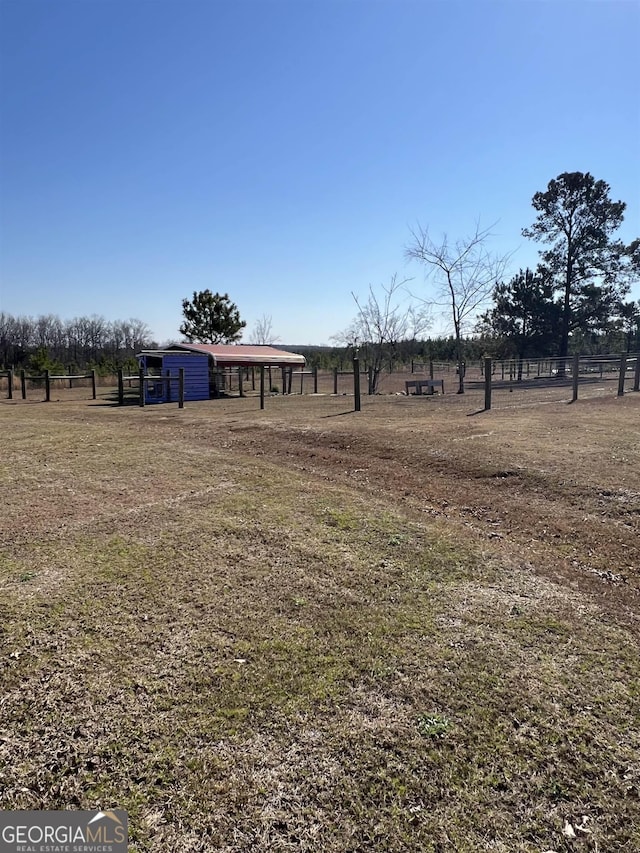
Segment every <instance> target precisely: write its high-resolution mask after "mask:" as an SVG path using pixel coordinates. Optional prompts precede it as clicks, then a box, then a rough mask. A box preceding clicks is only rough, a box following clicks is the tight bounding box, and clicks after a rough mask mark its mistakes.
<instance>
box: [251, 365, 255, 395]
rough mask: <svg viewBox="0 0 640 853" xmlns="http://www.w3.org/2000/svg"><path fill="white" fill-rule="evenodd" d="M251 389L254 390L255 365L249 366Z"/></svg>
mask: <svg viewBox="0 0 640 853" xmlns="http://www.w3.org/2000/svg"><path fill="white" fill-rule="evenodd" d="M251 390H252V391H255V390H256V369H255V367H252V368H251Z"/></svg>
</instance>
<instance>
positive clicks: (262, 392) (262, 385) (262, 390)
mask: <svg viewBox="0 0 640 853" xmlns="http://www.w3.org/2000/svg"><path fill="white" fill-rule="evenodd" d="M260 408H261V409H264V364H261V365H260Z"/></svg>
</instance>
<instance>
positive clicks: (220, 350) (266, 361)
mask: <svg viewBox="0 0 640 853" xmlns="http://www.w3.org/2000/svg"><path fill="white" fill-rule="evenodd" d="M169 349H171V350H187V351H189V352H195V353H206V354H207V355H208V356H209V358H210V359H211V362H212V364H213V366H214V367H219V368H225V367H296V366H298V367H301V368H303V367H304V365H305V357H304V356H303V355H299V354H298V353H295V352H287V350H283V349H277V347H272V346H267V345H248V344H172V346H171V347H169Z"/></svg>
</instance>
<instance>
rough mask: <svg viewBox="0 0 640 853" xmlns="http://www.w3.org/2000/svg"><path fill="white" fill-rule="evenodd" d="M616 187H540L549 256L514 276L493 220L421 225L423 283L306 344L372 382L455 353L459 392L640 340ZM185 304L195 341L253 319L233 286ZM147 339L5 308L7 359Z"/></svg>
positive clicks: (538, 225) (269, 337)
mask: <svg viewBox="0 0 640 853" xmlns="http://www.w3.org/2000/svg"><path fill="white" fill-rule="evenodd" d="M610 191H611V190H610V187H609V185H608V184H607V183H606V182H605V181H602V180H596V179H595V178H594V177H593V176H592V175H591V174H590V173H589V172H586V173H583V172H564V173H562V174H561V175H559V176H558V177H557V178H554V179H553V180H551V181H550V182H549V184H548V186H547V188H546V190H545V191H543V192H537V193H535V195H534V196H533V199H532V205H533V208H534V210H535V212H536V218H535V220H534V222H533V224H532V225H531V226H529V227H528V228H524V229H523V230H522V234H523V236H524V237H526V238H528V239H531V240H533V241H535V242H536V243H538V244H539V245H540V246H541V248H540V250H539V259H540V260H539V263H538V265H537V267H536V268H535V269H533V270H532V269H529V268H527V269H524V270H522V269H521V270H520V271H519V272H518V273H517V274H516V275H514V276H512V277H511V278H510V279H505V271H506V269H507V267H508V265H509V262H510V260H511V255H498V254H495V253H492V252H491V251H490V242H491V238H492V237H493V233H492V229H491V228H487V229H481V228H480V225H479V223H478V224H476V227H475V230H474V231H472V233H471V234H470V235H468V236H466V237H459V238H457V239H450V238H449V237H448V236H447V235H446V234H445V235H443V236H442V238H441V239H434V238H433V237H432V235H431V233H430V231H429V228H428V227H423V226H421V225H418V226H417V227H416V228H415V229H412V230H411V232H410V241H409V243H408V245H407V246H406V248H405V255H406V258H407V259H408V260H409V261H411V262H417V263H419V264H420V266H421V268H422V270H423V271H424V274H425V275H424V278H425V283H424V285H422V286H420V285H413V284H412V282H413V280H412V279H404V280H402V281H400V280H398V277H397V276H396V275H394V276H392V278H391V280H390V282H389V284H388V285H380V286H379V287H377V288H375V287H373V286H370V287H369V292H368V294H367V296H366V297H365V298H362V297H361V296H358V295H357V294H356V293H352V296H353V299H354V302H355V305H356V308H357V314H356V316H355V318H354V320H353V321H352V322H351V324H350V325H349V326H348V327H347V328H346V329H344V330H343V331H342V332H339V333H337V334H336V335H335V336H334V337H333V340H334V341H335V343H336V346H335V347H334V348H332V349H331V348H304V349H305V350H309V352H308V353H307V354H308V355H309V356H310V359H309V360H310V363H311V364H312V365H314V366H315V365H317V366H334V367H335V366H339V365H340V364H341V363H342V362H343V360H344V359H345V358H347V357H350V356H351V355H353V354H354V353H355V352H356V351H357V352H359V354H360V355H361V360H362V361H363V362H364V364H365V365H366V366H367V368H368V369H370V371H371V374H372V377H373V385H374V387H373V390H374V391H375V388H376V386H377V382H378V379H379V378H380V376H381V374H382V372H383V370H384V369H385V368H386V367H388V368H389V369H391V368H392V367H393V365H394V363H397V362H398V361H404V362H405V363H406V362H407V361H408V360H410V359H420V358H431V359H434V360H448V359H451V358H452V357H453V358H455V359H456V360H457V361H458V363H459V365H460V369H459V370H458V375H459V392H460V393H462V392H463V391H464V369H462V367H463V364H464V361H465V359H467V358H468V359H474V358H476V357H480V356H481V355H483V354H486V355H493V356H497V357H503V358H505V357H519V358H521V359H522V358H536V357H542V358H546V357H556V358H558V359H559V360H560V367H559V373H560V374H562V373H563V372H564V369H563V365H564V364H565V363H566V359H567V357H568V356H569V354H570V353H571V352H576V351H579V352H588V353H603V352H610V351H612V350H618V351H619V350H620V349H625V350H626V351H627V352H630V351H632V350H640V300H638V301H634V300H631V299H628V298H627V297H628V295H629V292H630V288H631V285H632V284H633V283H634V282H637V281H638V280H639V279H640V239H635V240H633V241H632V242H631V243H630V244H629V245H625V244H624V243H623V242H622V241H621V240H620V239H618V238H617V237H616V232H617V231H618V229H619V228H620V226H621V225H622V222H623V219H624V211H625V209H626V204H625V203H624V202H623V201H619V200H618V201H615V200H613V199H612V198H611V197H610ZM436 310H440V311H444V313H445V316H448V318H449V321H450V324H451V328H452V330H453V334H452V336H451V337H450V338H440V339H437V338H436V339H427V341H425V333H426V331H427V330H428V329H429V327H430V323H431V318H432V314H433V312H434V311H436ZM182 311H183V317H184V320H183V323H182V325H181V326H180V329H179V331H180V333H181V335H182V336H183V337H184V338H185V339H186V340H187V341H192V342H193V341H197V342H201V343H234V342H237V341H239V340H240V339H241V337H242V334H243V330H244V329H245V327H246V323H245V322H244V321H243V320H241V318H240V313H239V311H238V308H237V306H236V305H235V303H233V302H232V301H231V300H230V298H229V295H228V294H227V293H224V294H220V293H212V292H211V291H210V290H204V291H201V292H199V293H198V292H194V293H193V298H192V299H191V300H190V299H184V300H183V301H182ZM277 340H278V338H277V337H275V336H274V335H273V329H272V323H271V317H267V316H266V315H265V316H263V317H262V318H261V320H260V321H258V323H257V325H256V328H255V329H254V331H253V332H252V334H251V336H250V341H251V342H252V343H259V344H269V343H274V342H276V341H277ZM150 346H153V343H152V341H151V333H150V330H149V328H148V327H147V325H146V324H145V323H144V322H142V321H141V320H136V319H132V320H126V321H120V320H117V321H113V322H111V321H108V320H106V319H105V318H104V317H99V316H95V315H93V316H91V317H76V318H74V319H73V320H69V321H63V320H60V318H59V317H57V316H55V315H52V314H47V315H42V316H39V317H35V318H34V317H13V316H11V315H10V314H6V313H0V363H1V364H2V365H3V366H4V367H22V366H26V367H30V368H32V369H34V370H41V369H45V368H47V369H50V370H60V372H62V369H63V367H65V366H66V367H67V368H68V367H69V366H72V367H73V366H76V367H78V368H80V369H83V368H86V367H88V366H93V367H98V368H99V369H102V370H104V371H105V372H106V371H108V370H115V369H117V368H118V367H120V366H124V365H125V364H126V363H127V362H128V361H131V360H132V359H133V357H134V355H135V353H136V352H137V351H139V350H140V349H144V348H147V347H150ZM298 349H299V348H298Z"/></svg>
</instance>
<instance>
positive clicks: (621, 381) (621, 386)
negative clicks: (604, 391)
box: [618, 352, 627, 397]
mask: <svg viewBox="0 0 640 853" xmlns="http://www.w3.org/2000/svg"><path fill="white" fill-rule="evenodd" d="M626 370H627V354H626V353H624V352H623V353H622V355H621V356H620V376H619V377H618V397H622V396H623V395H624V379H625V373H626Z"/></svg>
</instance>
